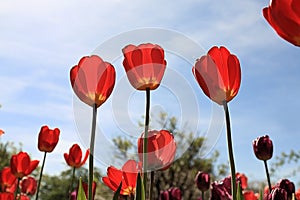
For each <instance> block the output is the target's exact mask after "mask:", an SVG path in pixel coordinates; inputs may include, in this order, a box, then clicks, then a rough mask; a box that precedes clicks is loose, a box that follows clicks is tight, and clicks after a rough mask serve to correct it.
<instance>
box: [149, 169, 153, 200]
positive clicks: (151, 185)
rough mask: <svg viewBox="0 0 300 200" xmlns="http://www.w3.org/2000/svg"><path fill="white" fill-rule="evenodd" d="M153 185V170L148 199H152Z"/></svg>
mask: <svg viewBox="0 0 300 200" xmlns="http://www.w3.org/2000/svg"><path fill="white" fill-rule="evenodd" d="M153 187H154V171H152V172H151V178H150V193H149V200H152V194H153Z"/></svg>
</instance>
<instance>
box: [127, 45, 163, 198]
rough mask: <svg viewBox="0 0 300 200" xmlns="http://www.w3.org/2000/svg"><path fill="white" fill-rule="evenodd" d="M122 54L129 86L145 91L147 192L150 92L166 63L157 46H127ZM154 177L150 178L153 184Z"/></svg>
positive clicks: (145, 185)
mask: <svg viewBox="0 0 300 200" xmlns="http://www.w3.org/2000/svg"><path fill="white" fill-rule="evenodd" d="M122 52H123V54H124V60H123V66H124V68H125V71H126V74H127V77H128V80H129V82H130V84H131V85H132V86H133V87H134V88H135V89H137V90H142V91H146V112H145V131H144V134H145V136H144V137H145V139H144V140H143V143H144V144H143V159H142V160H143V171H144V175H143V176H144V190H145V191H146V190H147V178H146V177H147V166H148V164H147V161H148V159H147V150H148V148H147V146H148V128H149V118H150V117H149V112H150V90H155V89H156V88H158V86H159V85H160V82H161V80H162V77H163V75H164V72H165V69H166V65H167V62H166V60H165V53H164V50H163V48H161V47H160V46H159V45H157V44H151V43H146V44H140V45H138V46H135V45H132V44H130V45H127V46H126V47H124V48H123V49H122ZM153 178H154V176H151V183H153V181H154V180H153ZM150 185H151V188H150V192H149V194H150V198H151V194H152V191H153V184H150Z"/></svg>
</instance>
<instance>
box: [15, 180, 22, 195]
mask: <svg viewBox="0 0 300 200" xmlns="http://www.w3.org/2000/svg"><path fill="white" fill-rule="evenodd" d="M20 181H21V178H18V182H17V188H16V191H15V200H17V197H18V194H19V185H20Z"/></svg>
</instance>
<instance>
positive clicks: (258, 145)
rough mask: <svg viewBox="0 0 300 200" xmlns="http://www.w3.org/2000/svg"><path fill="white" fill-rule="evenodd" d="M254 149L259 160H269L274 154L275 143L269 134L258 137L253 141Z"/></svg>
mask: <svg viewBox="0 0 300 200" xmlns="http://www.w3.org/2000/svg"><path fill="white" fill-rule="evenodd" d="M253 150H254V154H255V156H256V157H257V158H258V159H259V160H269V159H270V158H272V156H273V143H272V140H271V139H270V138H269V136H268V135H265V136H261V137H258V138H256V139H255V140H254V141H253Z"/></svg>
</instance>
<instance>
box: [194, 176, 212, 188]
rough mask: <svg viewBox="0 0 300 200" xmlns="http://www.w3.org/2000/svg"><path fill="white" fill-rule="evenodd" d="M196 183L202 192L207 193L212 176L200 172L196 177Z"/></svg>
mask: <svg viewBox="0 0 300 200" xmlns="http://www.w3.org/2000/svg"><path fill="white" fill-rule="evenodd" d="M195 183H196V185H197V187H198V189H199V190H200V191H202V192H205V191H207V190H208V189H209V187H210V175H209V174H208V173H206V172H201V171H199V172H198V173H197V175H196V178H195Z"/></svg>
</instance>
